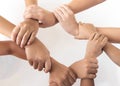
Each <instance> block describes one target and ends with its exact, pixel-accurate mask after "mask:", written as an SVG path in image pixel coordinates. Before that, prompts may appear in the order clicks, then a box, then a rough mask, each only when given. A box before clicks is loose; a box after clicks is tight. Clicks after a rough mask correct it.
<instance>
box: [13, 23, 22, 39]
mask: <svg viewBox="0 0 120 86" xmlns="http://www.w3.org/2000/svg"><path fill="white" fill-rule="evenodd" d="M19 31H20V25H18V26H16V27H15V28H14V29H13V31H12V34H11V38H12V40H13V41H16V38H17V35H18V33H19Z"/></svg>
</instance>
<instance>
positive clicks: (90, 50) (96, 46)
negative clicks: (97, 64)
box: [86, 33, 108, 57]
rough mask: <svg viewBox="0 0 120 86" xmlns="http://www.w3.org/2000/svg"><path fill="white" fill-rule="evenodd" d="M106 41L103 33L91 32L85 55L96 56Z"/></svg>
mask: <svg viewBox="0 0 120 86" xmlns="http://www.w3.org/2000/svg"><path fill="white" fill-rule="evenodd" d="M107 42H108V39H107V37H105V36H104V35H102V34H99V33H93V34H92V35H91V36H90V38H89V41H88V44H87V48H86V57H98V56H99V55H100V54H101V53H102V48H103V47H104V46H105V45H106V44H107Z"/></svg>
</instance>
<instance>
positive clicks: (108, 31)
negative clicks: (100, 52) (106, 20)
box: [97, 27, 120, 43]
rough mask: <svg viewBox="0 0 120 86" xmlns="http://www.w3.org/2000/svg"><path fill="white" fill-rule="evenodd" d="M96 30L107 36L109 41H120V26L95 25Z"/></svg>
mask: <svg viewBox="0 0 120 86" xmlns="http://www.w3.org/2000/svg"><path fill="white" fill-rule="evenodd" d="M97 32H99V33H101V34H104V35H105V36H107V37H108V39H109V41H110V42H113V43H120V38H119V37H120V28H114V27H97Z"/></svg>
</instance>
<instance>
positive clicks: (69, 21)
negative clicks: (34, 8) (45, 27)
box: [53, 5, 79, 36]
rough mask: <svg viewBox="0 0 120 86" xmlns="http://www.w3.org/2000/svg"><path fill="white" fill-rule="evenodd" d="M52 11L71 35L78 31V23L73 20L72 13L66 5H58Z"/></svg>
mask: <svg viewBox="0 0 120 86" xmlns="http://www.w3.org/2000/svg"><path fill="white" fill-rule="evenodd" d="M53 13H54V15H55V16H56V18H57V19H58V21H59V23H60V24H61V26H62V27H63V29H64V30H65V31H66V32H68V33H69V34H71V35H73V36H75V35H76V34H77V33H78V28H79V24H78V23H77V21H76V20H75V16H74V13H73V12H72V10H71V9H70V8H69V7H68V6H67V5H62V6H60V7H58V8H57V9H55V10H54V12H53Z"/></svg>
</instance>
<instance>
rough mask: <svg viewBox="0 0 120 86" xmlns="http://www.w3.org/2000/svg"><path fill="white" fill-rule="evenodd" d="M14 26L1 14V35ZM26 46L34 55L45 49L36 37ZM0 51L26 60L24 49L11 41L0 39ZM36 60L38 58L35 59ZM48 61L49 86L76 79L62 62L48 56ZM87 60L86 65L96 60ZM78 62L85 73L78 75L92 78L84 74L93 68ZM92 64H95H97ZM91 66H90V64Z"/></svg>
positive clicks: (62, 85) (63, 84)
mask: <svg viewBox="0 0 120 86" xmlns="http://www.w3.org/2000/svg"><path fill="white" fill-rule="evenodd" d="M14 27H15V25H14V24H12V23H10V22H9V21H7V20H6V19H4V18H3V17H2V16H0V33H2V34H3V35H5V36H7V37H10V35H11V32H12V30H13V28H14ZM27 48H28V52H29V53H31V52H32V53H35V54H36V55H38V54H37V52H39V53H40V52H43V51H44V49H45V50H46V48H45V46H44V45H43V44H42V43H41V42H40V41H39V40H38V39H37V38H36V40H35V41H34V43H32V44H31V45H29V46H27ZM29 48H30V49H29ZM32 50H34V51H36V52H34V51H32ZM0 51H1V52H0V55H9V54H10V55H14V56H16V57H19V58H22V59H25V60H28V58H27V52H26V49H24V48H20V47H19V46H18V45H16V44H15V43H14V42H13V41H2V42H1V41H0ZM40 55H42V54H40ZM36 61H38V60H36ZM50 61H51V65H52V68H51V69H50V86H71V85H72V84H73V83H74V82H75V80H76V74H74V72H73V71H72V70H71V69H70V68H68V67H66V66H64V65H63V64H60V63H59V62H57V61H56V60H54V59H53V58H51V57H50ZM87 61H88V62H87V63H86V65H88V64H89V63H90V62H94V61H96V60H94V59H91V60H89V59H88V60H87ZM29 62H30V61H29ZM30 64H31V65H32V64H33V65H32V66H34V67H36V66H35V64H34V62H30ZM80 64H81V65H80V68H83V70H85V69H86V70H85V71H84V72H85V73H84V74H85V75H84V74H82V75H81V76H80V77H82V76H84V77H83V78H94V77H89V76H86V75H88V74H87V73H88V72H87V71H93V70H91V68H89V67H86V66H84V62H83V61H81V63H80ZM90 65H91V64H90ZM94 66H97V64H96V65H94ZM94 66H93V67H94ZM48 67H49V66H48ZM91 67H92V65H91ZM38 69H39V68H38ZM96 69H97V68H96ZM96 69H95V70H96ZM58 73H59V76H58ZM92 73H96V72H95V71H93V72H92ZM56 76H57V78H56ZM55 78H56V80H55ZM55 84H56V85H55Z"/></svg>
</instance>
